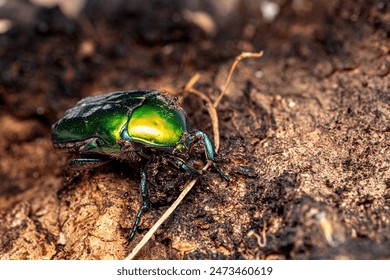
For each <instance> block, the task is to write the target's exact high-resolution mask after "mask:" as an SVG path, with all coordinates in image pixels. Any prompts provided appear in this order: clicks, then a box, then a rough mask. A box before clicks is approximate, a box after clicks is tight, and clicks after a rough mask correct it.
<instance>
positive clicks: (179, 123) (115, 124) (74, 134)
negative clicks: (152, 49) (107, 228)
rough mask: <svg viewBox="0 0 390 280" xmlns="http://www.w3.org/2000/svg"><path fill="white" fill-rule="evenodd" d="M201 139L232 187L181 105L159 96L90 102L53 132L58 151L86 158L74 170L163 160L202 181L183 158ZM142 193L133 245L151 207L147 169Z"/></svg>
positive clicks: (115, 96) (115, 95) (114, 96)
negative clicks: (108, 162)
mask: <svg viewBox="0 0 390 280" xmlns="http://www.w3.org/2000/svg"><path fill="white" fill-rule="evenodd" d="M196 139H200V140H201V141H202V142H203V143H204V146H205V150H206V157H207V159H208V160H210V161H211V162H212V164H213V166H214V168H215V169H216V170H217V172H218V173H219V174H220V175H221V176H222V177H223V178H224V179H226V180H227V181H229V178H228V177H227V176H226V175H224V174H223V173H222V172H221V171H220V170H219V169H218V168H217V167H216V165H215V163H214V156H215V151H214V146H213V144H212V142H211V140H210V138H209V137H208V136H207V135H206V134H205V133H203V132H202V131H200V130H195V131H192V132H189V131H188V126H187V121H186V114H185V112H184V110H183V109H182V108H181V107H180V106H179V104H178V103H177V101H176V100H175V99H172V98H170V97H169V96H168V95H166V94H163V93H161V92H159V91H157V90H144V89H140V90H131V91H117V92H112V93H108V94H103V95H99V96H93V97H87V98H84V99H82V100H81V101H79V102H78V103H77V104H76V105H75V106H74V107H73V108H70V109H69V110H67V111H66V112H65V115H64V117H63V118H62V119H60V120H59V121H58V122H57V123H55V124H54V125H53V127H52V141H53V145H54V147H55V148H57V149H61V150H66V151H69V152H74V153H78V154H81V155H82V156H83V158H80V159H76V160H72V161H70V162H69V163H70V165H72V166H95V165H97V164H99V163H101V162H103V161H105V160H106V159H107V158H113V159H120V160H127V161H128V162H130V163H131V162H134V161H140V159H142V158H150V160H153V159H154V155H161V156H164V157H165V158H167V159H168V160H170V161H172V162H173V163H175V164H176V165H178V166H179V167H180V168H182V169H184V170H185V171H187V172H190V173H192V174H195V175H199V172H198V171H196V170H195V169H193V168H191V167H189V166H188V165H187V164H186V163H185V159H183V158H181V157H179V156H178V154H180V153H182V152H183V151H184V150H186V151H189V148H190V145H191V144H192V142H193V141H194V140H196ZM175 151H176V152H175ZM141 193H142V197H143V204H142V206H141V208H140V210H139V211H138V214H137V217H136V219H135V222H134V226H133V229H132V232H131V234H130V236H129V239H128V240H129V241H130V240H131V239H132V238H133V236H134V234H135V232H136V230H137V228H138V223H139V221H140V218H141V215H142V213H143V212H144V211H145V210H147V209H148V207H149V200H148V192H147V188H146V170H145V168H143V169H142V171H141Z"/></svg>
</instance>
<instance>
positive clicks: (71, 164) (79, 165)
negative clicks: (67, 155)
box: [68, 158, 108, 171]
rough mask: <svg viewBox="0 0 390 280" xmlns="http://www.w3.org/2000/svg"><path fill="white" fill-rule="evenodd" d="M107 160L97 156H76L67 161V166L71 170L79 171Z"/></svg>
mask: <svg viewBox="0 0 390 280" xmlns="http://www.w3.org/2000/svg"><path fill="white" fill-rule="evenodd" d="M107 162H108V160H103V159H99V158H77V159H71V160H69V161H68V168H69V169H71V170H73V171H81V170H87V169H92V168H96V167H99V166H101V165H103V164H105V163H107Z"/></svg>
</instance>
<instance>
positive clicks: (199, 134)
mask: <svg viewBox="0 0 390 280" xmlns="http://www.w3.org/2000/svg"><path fill="white" fill-rule="evenodd" d="M194 137H196V138H201V139H202V142H203V144H204V146H205V150H206V158H207V159H208V160H209V161H211V164H212V165H213V167H214V169H215V170H216V171H217V172H218V173H219V175H221V177H222V178H224V179H225V180H226V181H228V182H230V179H229V177H228V176H227V175H225V174H224V173H222V171H221V170H219V168H218V167H217V165H216V164H215V162H214V158H215V150H214V145H213V142H211V140H210V138H209V137H208V136H207V134H206V133H204V132H203V131H200V130H195V131H193V132H191V133H190V134H189V135H188V137H187V139H186V141H185V142H186V143H187V145H188V143H189V142H191V140H192V139H193V138H194Z"/></svg>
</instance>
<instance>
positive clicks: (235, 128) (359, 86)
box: [0, 0, 390, 259]
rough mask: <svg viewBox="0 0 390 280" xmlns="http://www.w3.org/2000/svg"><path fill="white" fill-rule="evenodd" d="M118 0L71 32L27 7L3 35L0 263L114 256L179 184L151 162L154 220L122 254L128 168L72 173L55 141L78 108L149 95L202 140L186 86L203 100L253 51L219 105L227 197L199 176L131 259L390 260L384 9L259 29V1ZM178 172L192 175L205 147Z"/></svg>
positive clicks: (131, 182)
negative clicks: (56, 128)
mask: <svg viewBox="0 0 390 280" xmlns="http://www.w3.org/2000/svg"><path fill="white" fill-rule="evenodd" d="M114 2H115V3H116V5H112V6H106V5H108V4H104V3H106V1H88V2H87V5H86V6H85V8H84V10H83V11H82V12H81V13H80V14H79V15H78V16H77V17H75V18H70V17H66V16H65V15H64V14H63V13H62V12H61V10H60V9H59V8H58V7H53V8H43V7H37V6H33V5H32V4H27V2H25V3H24V5H26V7H25V8H26V9H27V10H28V11H30V13H29V15H30V16H29V17H23V15H19V14H16V15H13V14H10V15H9V16H10V17H13V18H12V19H13V20H14V24H13V26H12V28H11V29H10V30H8V31H7V32H5V33H3V34H0V69H1V75H0V125H1V130H0V157H1V161H0V258H1V259H123V258H125V257H126V256H127V255H128V254H129V252H130V251H131V250H132V248H134V246H135V245H136V244H137V243H138V242H139V241H140V239H141V238H142V236H143V235H144V234H145V233H146V232H147V230H148V229H150V228H151V227H152V226H153V224H154V223H155V222H156V220H157V219H158V218H159V217H160V216H161V215H162V214H163V213H164V211H165V210H166V209H167V208H168V207H169V206H170V205H171V203H172V202H173V201H174V200H175V199H176V198H177V196H178V195H179V193H180V191H181V190H182V189H183V188H184V186H185V185H186V184H187V182H188V181H190V180H191V178H192V176H191V175H189V174H186V173H185V172H183V171H182V170H178V169H177V168H175V167H174V166H171V165H165V164H163V163H164V161H163V160H162V159H160V160H157V161H156V162H155V163H153V164H151V166H150V168H148V188H149V192H150V200H151V207H150V209H149V211H148V212H147V213H145V214H144V216H143V217H142V220H141V224H140V229H139V231H138V233H137V235H136V236H135V238H134V239H133V240H132V241H131V242H130V244H126V243H125V242H126V237H127V236H128V234H129V232H130V230H131V227H132V224H133V222H134V218H135V215H136V213H137V211H138V208H139V206H140V203H141V194H140V167H139V166H135V165H131V164H127V163H124V162H115V161H113V162H110V163H108V164H106V165H104V166H101V167H98V168H95V169H92V170H87V171H85V172H69V171H67V161H68V160H69V159H70V158H74V157H75V156H74V155H69V154H67V153H65V152H62V151H57V150H55V149H54V148H53V146H52V142H51V125H52V124H53V123H55V122H56V121H57V120H58V119H60V118H61V117H62V116H63V114H64V112H65V110H66V109H68V108H70V107H72V106H73V105H74V104H75V103H76V102H77V101H78V100H80V99H81V98H83V97H86V96H91V95H98V94H101V93H107V92H111V91H115V90H123V89H136V88H156V89H159V90H161V91H167V92H169V93H170V94H171V95H172V96H179V101H180V103H181V104H182V106H183V108H184V109H185V110H186V112H187V117H188V122H189V124H190V125H191V127H192V128H193V129H201V130H202V131H204V132H206V133H207V134H208V135H210V136H212V126H211V121H210V117H209V115H208V112H207V108H206V106H205V104H204V103H203V102H202V101H201V100H200V99H199V97H197V96H195V95H191V94H189V93H183V90H182V89H183V86H184V85H185V84H186V83H187V82H188V81H189V80H190V78H191V77H192V76H193V75H194V74H195V73H200V75H201V79H200V80H199V81H198V83H197V84H196V85H195V86H194V87H195V88H196V89H198V90H200V91H202V92H203V93H205V94H207V95H208V96H209V97H210V98H211V99H213V100H215V99H216V98H217V96H218V94H219V93H220V92H221V89H222V87H223V85H224V83H225V81H226V78H227V75H228V73H229V69H230V66H231V64H232V62H233V61H234V58H235V57H236V56H237V55H238V54H240V53H241V52H242V51H259V50H264V52H265V55H264V56H263V58H261V59H248V60H244V61H242V62H241V63H240V64H239V66H238V68H237V71H236V72H235V74H234V76H233V81H232V83H231V85H230V87H229V90H228V92H227V94H226V96H224V98H223V99H222V101H221V103H220V105H219V107H218V117H219V122H220V134H221V148H220V150H219V152H218V155H217V158H216V162H217V164H218V166H219V167H220V168H221V170H223V172H225V173H226V174H228V176H229V177H230V179H231V182H230V183H227V182H226V181H224V180H223V178H221V176H219V174H218V173H216V172H215V170H213V169H212V168H210V169H209V170H208V171H207V172H205V173H204V174H203V175H202V176H201V177H200V178H199V180H198V182H197V184H196V185H195V187H194V188H193V189H192V191H191V192H190V193H189V194H188V196H187V197H186V198H185V199H184V201H183V202H182V203H181V205H180V206H179V207H178V209H177V210H176V211H175V212H174V213H173V215H172V216H171V217H170V218H169V219H168V220H167V221H166V222H165V223H164V224H163V225H162V227H160V228H159V230H158V231H157V232H156V234H155V235H154V237H153V239H152V240H151V241H149V243H148V244H147V245H146V247H144V248H143V249H142V250H141V251H140V253H139V254H138V255H137V258H139V259H389V258H390V158H389V154H390V5H389V4H388V2H387V1H379V0H370V1H352V0H347V1H338V0H333V1H328V0H326V1H325V0H319V1H315V2H314V3H313V2H312V1H275V2H277V3H278V4H279V7H280V12H279V14H278V15H277V17H276V18H275V19H273V20H272V19H270V20H268V21H267V20H265V18H264V17H263V16H262V14H261V11H260V9H259V7H258V1H227V2H223V1H219V2H218V1H215V2H214V4H211V2H208V1H153V2H152V1H151V2H150V3H148V2H146V1H134V3H133V4H134V5H130V4H126V3H127V1H114ZM194 3H195V4H196V3H197V5H198V6H196V5H195V4H194ZM215 3H219V5H216V4H215ZM223 3H229V4H223ZM299 3H301V5H299ZM302 3H303V4H302ZM225 5H226V6H225ZM189 10H192V11H203V14H201V15H203V16H206V19H207V20H205V17H201V15H200V14H199V13H198V14H196V13H192V14H191V12H189ZM189 15H192V17H190V16H189ZM194 15H195V19H202V20H201V21H196V20H194ZM18 17H19V18H23V19H24V20H19V21H18V20H17V19H18ZM190 164H191V165H192V166H195V167H196V168H199V169H200V168H201V167H202V166H203V165H204V164H205V158H204V154H203V148H202V146H196V147H195V148H194V150H193V151H192V152H191V156H190Z"/></svg>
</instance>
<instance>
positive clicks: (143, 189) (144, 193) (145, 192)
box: [127, 164, 150, 243]
mask: <svg viewBox="0 0 390 280" xmlns="http://www.w3.org/2000/svg"><path fill="white" fill-rule="evenodd" d="M147 166H148V164H146V165H145V167H144V168H143V169H142V171H141V194H142V205H141V208H140V209H139V210H138V213H137V216H136V217H135V221H134V225H133V229H132V230H131V233H130V236H129V238H128V239H127V242H128V243H129V242H130V241H131V240H132V239H133V237H134V235H135V233H136V232H137V229H138V224H139V222H140V220H141V216H142V214H143V213H144V212H145V211H146V210H148V209H149V204H150V203H149V197H148V189H147V187H146V167H147Z"/></svg>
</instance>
